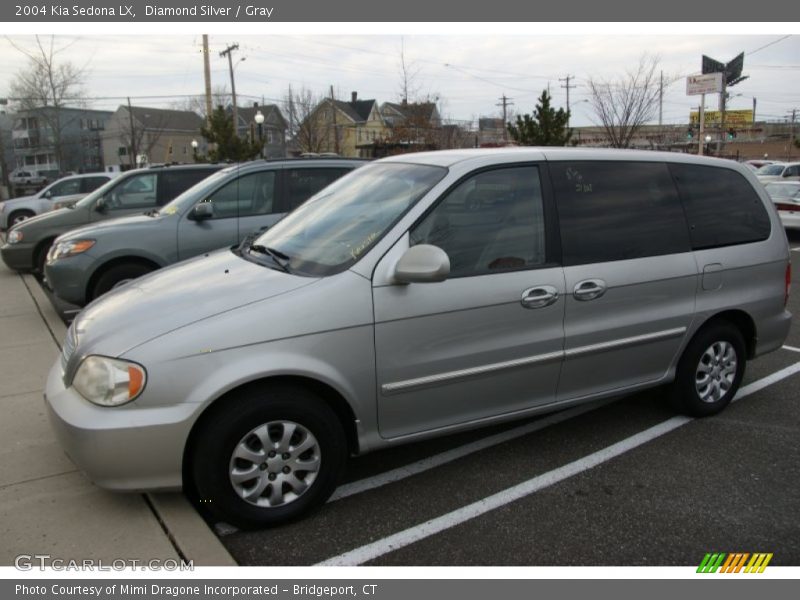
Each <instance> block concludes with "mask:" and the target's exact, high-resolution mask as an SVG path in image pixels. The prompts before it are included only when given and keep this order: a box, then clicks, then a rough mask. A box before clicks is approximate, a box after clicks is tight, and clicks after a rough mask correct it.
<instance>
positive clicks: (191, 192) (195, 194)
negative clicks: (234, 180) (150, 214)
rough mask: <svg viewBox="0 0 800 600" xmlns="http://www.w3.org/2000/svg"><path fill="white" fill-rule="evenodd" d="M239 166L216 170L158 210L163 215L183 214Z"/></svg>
mask: <svg viewBox="0 0 800 600" xmlns="http://www.w3.org/2000/svg"><path fill="white" fill-rule="evenodd" d="M238 168H239V165H234V166H232V167H225V168H224V169H222V170H220V171H216V172H214V173H213V174H212V175H209V176H208V177H206V178H205V179H201V180H200V181H198V182H197V183H195V184H194V185H193V186H192V187H190V188H189V189H188V190H186V191H184V192H183V193H182V194H180V195H178V196H176V197H175V198H173V199H172V200H171V201H170V202H168V203H167V204H165V205H164V206H163V207H161V208H160V209H159V211H158V212H159V213H160V214H162V215H174V214H176V213H177V214H183V213H184V212H185V211H186V210H187V209H189V208H191V207H192V206H194V205H195V204H197V202H198V201H200V200H204V199H205V196H206V195H207V194H208V193H209V192H210V191H211V190H213V189H214V188H215V187H217V184H218V183H219V182H220V181H222V180H223V179H226V178H227V177H228V176H229V175H230V174H231V173H234V172H236V170H237V169H238Z"/></svg>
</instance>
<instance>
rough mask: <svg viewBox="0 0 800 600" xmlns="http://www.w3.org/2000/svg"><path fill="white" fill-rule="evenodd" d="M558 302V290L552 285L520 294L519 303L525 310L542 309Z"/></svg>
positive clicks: (529, 289)
mask: <svg viewBox="0 0 800 600" xmlns="http://www.w3.org/2000/svg"><path fill="white" fill-rule="evenodd" d="M556 300H558V290H557V289H556V288H554V287H553V286H552V285H540V286H537V287H532V288H528V289H527V290H525V291H524V292H522V299H521V300H520V301H519V302H520V304H522V306H524V307H525V308H544V307H545V306H550V305H551V304H553V303H554V302H555V301H556Z"/></svg>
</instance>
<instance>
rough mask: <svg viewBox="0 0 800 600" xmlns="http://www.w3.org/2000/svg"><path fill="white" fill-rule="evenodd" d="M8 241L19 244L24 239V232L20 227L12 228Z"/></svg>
mask: <svg viewBox="0 0 800 600" xmlns="http://www.w3.org/2000/svg"><path fill="white" fill-rule="evenodd" d="M6 241H7V242H8V243H9V244H19V243H20V242H21V241H22V232H21V231H20V230H18V229H12V230H11V231H9V232H8V239H7V240H6Z"/></svg>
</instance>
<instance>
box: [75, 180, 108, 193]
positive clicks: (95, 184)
mask: <svg viewBox="0 0 800 600" xmlns="http://www.w3.org/2000/svg"><path fill="white" fill-rule="evenodd" d="M108 180H109V177H85V178H83V179H82V180H81V181H82V184H81V191H82V192H85V193H87V194H88V193H89V192H93V191H95V190H96V189H97V188H99V187H100V186H101V185H105V184H106V183H108Z"/></svg>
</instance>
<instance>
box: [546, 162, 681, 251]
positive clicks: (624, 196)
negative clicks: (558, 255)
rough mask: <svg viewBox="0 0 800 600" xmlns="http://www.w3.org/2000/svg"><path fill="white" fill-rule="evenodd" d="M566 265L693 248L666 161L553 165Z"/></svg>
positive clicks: (559, 163) (561, 163)
mask: <svg viewBox="0 0 800 600" xmlns="http://www.w3.org/2000/svg"><path fill="white" fill-rule="evenodd" d="M550 175H551V178H552V181H553V191H554V193H555V197H556V206H557V207H558V216H559V222H560V226H561V245H562V250H563V262H564V265H566V266H571V265H581V264H588V263H599V262H608V261H615V260H628V259H634V258H643V257H647V256H659V255H663V254H676V253H680V252H688V251H689V250H690V244H689V234H688V230H687V226H686V219H685V217H684V214H683V208H682V207H681V203H680V199H679V198H678V194H677V191H676V189H675V185H674V183H673V181H672V178H671V177H670V174H669V170H668V169H667V166H666V164H664V163H655V162H624V161H581V162H553V163H550Z"/></svg>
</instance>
